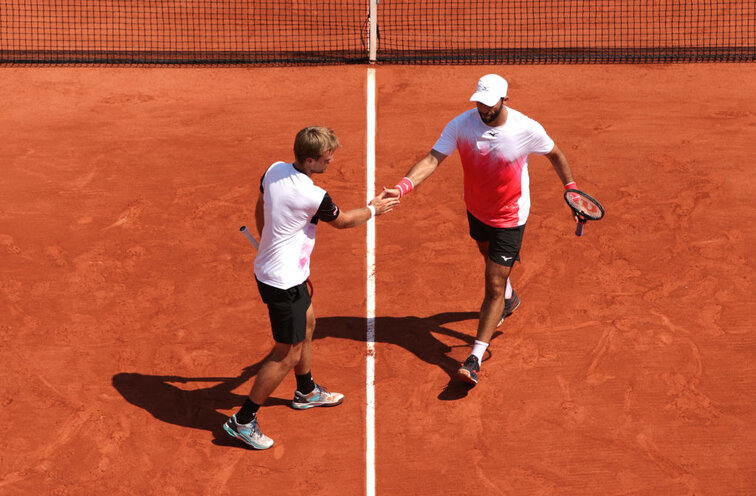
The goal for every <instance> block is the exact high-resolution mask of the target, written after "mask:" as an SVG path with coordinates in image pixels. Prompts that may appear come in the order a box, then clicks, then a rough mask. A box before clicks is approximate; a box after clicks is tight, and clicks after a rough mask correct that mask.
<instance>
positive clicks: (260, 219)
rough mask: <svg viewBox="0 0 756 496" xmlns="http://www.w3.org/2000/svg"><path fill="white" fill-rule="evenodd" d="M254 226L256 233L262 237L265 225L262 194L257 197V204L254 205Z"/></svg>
mask: <svg viewBox="0 0 756 496" xmlns="http://www.w3.org/2000/svg"><path fill="white" fill-rule="evenodd" d="M255 225H256V226H257V233H258V234H260V235H262V232H263V226H264V225H265V202H264V201H263V194H262V193H260V196H258V197H257V204H256V205H255Z"/></svg>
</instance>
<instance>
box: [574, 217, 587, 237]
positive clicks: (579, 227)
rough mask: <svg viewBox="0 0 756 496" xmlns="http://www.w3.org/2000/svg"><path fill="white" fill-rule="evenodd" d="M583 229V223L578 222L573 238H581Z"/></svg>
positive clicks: (582, 221) (581, 221)
mask: <svg viewBox="0 0 756 496" xmlns="http://www.w3.org/2000/svg"><path fill="white" fill-rule="evenodd" d="M583 228H585V221H584V220H579V221H578V223H577V227H576V228H575V236H582V235H583Z"/></svg>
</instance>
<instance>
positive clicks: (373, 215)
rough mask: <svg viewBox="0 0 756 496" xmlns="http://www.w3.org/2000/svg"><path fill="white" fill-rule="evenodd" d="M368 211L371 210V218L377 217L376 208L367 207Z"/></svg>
mask: <svg viewBox="0 0 756 496" xmlns="http://www.w3.org/2000/svg"><path fill="white" fill-rule="evenodd" d="M367 208H368V210H370V218H373V217H375V207H374V206H372V205H368V206H367Z"/></svg>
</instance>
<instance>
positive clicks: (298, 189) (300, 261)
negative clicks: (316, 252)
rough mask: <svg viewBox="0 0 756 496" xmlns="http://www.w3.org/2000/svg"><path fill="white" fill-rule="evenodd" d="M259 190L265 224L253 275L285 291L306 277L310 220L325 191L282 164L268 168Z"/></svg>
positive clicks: (313, 228)
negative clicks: (261, 196) (263, 204)
mask: <svg viewBox="0 0 756 496" xmlns="http://www.w3.org/2000/svg"><path fill="white" fill-rule="evenodd" d="M262 189H263V201H264V202H265V225H264V226H263V232H262V236H261V237H260V238H261V239H260V249H259V250H258V252H257V256H256V257H255V276H256V277H257V279H258V280H260V281H261V282H264V283H265V284H267V285H269V286H273V287H275V288H279V289H289V288H291V287H293V286H296V285H298V284H302V283H303V282H304V281H305V280H307V278H308V277H309V276H310V255H311V254H312V250H313V248H314V247H315V231H316V228H317V224H316V223H315V222H313V219H314V218H315V215H316V214H317V212H318V208H319V207H320V205H321V204H322V202H323V198H324V197H325V195H326V191H325V190H324V189H323V188H320V187H318V186H316V185H315V183H313V182H312V179H310V178H309V177H308V176H307V175H306V174H304V173H302V172H299V171H298V170H297V169H295V168H294V165H293V164H291V163H286V162H276V163H274V164H273V165H271V166H270V168H268V170H267V172H266V173H265V176H264V177H263V179H262ZM337 212H338V209H337Z"/></svg>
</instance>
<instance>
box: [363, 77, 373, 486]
mask: <svg viewBox="0 0 756 496" xmlns="http://www.w3.org/2000/svg"><path fill="white" fill-rule="evenodd" d="M366 169H367V187H366V192H367V201H370V200H372V199H373V197H374V196H375V68H374V67H369V68H368V70H367V158H366ZM365 372H366V374H365V375H366V379H365V383H366V384H365V389H366V398H367V404H366V407H367V408H365V439H366V447H365V481H366V488H367V490H366V494H367V496H375V217H373V218H372V219H370V220H369V221H368V223H367V359H366V370H365Z"/></svg>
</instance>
